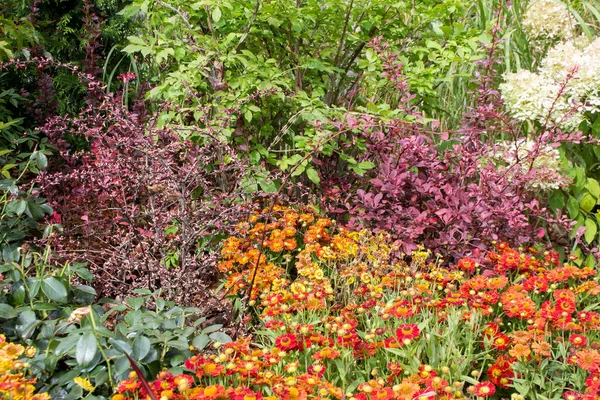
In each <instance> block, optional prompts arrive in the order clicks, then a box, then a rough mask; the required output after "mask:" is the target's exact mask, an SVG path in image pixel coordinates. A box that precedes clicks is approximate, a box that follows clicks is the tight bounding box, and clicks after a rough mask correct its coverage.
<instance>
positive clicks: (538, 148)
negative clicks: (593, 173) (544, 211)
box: [489, 139, 569, 191]
mask: <svg viewBox="0 0 600 400" xmlns="http://www.w3.org/2000/svg"><path fill="white" fill-rule="evenodd" d="M489 160H490V161H492V162H493V163H494V165H495V166H496V167H497V168H503V169H505V170H506V171H507V173H508V174H509V175H508V176H509V178H510V177H511V176H515V174H517V173H531V174H532V175H531V179H530V180H529V181H528V183H527V189H529V190H535V191H549V190H555V189H559V188H561V187H563V186H564V185H565V184H567V183H568V182H569V179H568V178H567V177H566V176H565V175H564V174H563V171H562V168H561V159H560V153H559V152H558V150H556V149H555V148H553V147H551V146H549V145H547V144H538V143H536V142H535V141H534V140H531V139H519V140H517V141H504V142H499V143H497V144H496V146H495V148H494V151H493V152H492V153H491V154H490V157H489ZM530 170H531V171H530Z"/></svg>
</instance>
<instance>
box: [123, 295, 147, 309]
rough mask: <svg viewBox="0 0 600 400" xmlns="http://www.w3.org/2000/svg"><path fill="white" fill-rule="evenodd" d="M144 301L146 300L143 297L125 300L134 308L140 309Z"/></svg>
mask: <svg viewBox="0 0 600 400" xmlns="http://www.w3.org/2000/svg"><path fill="white" fill-rule="evenodd" d="M144 301H146V300H145V299H144V298H143V297H129V298H128V299H126V300H125V303H127V304H128V305H129V306H130V307H131V308H133V309H134V310H139V309H140V307H142V305H143V304H144Z"/></svg>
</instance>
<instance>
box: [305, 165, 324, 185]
mask: <svg viewBox="0 0 600 400" xmlns="http://www.w3.org/2000/svg"><path fill="white" fill-rule="evenodd" d="M306 176H308V179H310V180H311V182H312V183H314V184H315V185H318V184H319V182H321V178H319V174H318V173H317V171H315V170H314V168H311V167H308V168H307V169H306Z"/></svg>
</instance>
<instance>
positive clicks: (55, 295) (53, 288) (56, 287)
mask: <svg viewBox="0 0 600 400" xmlns="http://www.w3.org/2000/svg"><path fill="white" fill-rule="evenodd" d="M42 292H44V294H45V295H46V296H48V298H49V299H50V300H52V301H56V302H57V303H66V302H67V295H68V293H67V289H66V288H65V285H63V283H62V282H61V281H59V280H58V279H56V278H54V277H52V276H50V277H48V278H44V280H42Z"/></svg>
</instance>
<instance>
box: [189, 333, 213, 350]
mask: <svg viewBox="0 0 600 400" xmlns="http://www.w3.org/2000/svg"><path fill="white" fill-rule="evenodd" d="M208 342H209V338H208V336H207V335H199V336H196V337H195V338H194V340H193V341H192V346H194V347H195V348H197V349H198V350H203V349H204V348H205V347H206V345H207V344H208Z"/></svg>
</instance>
